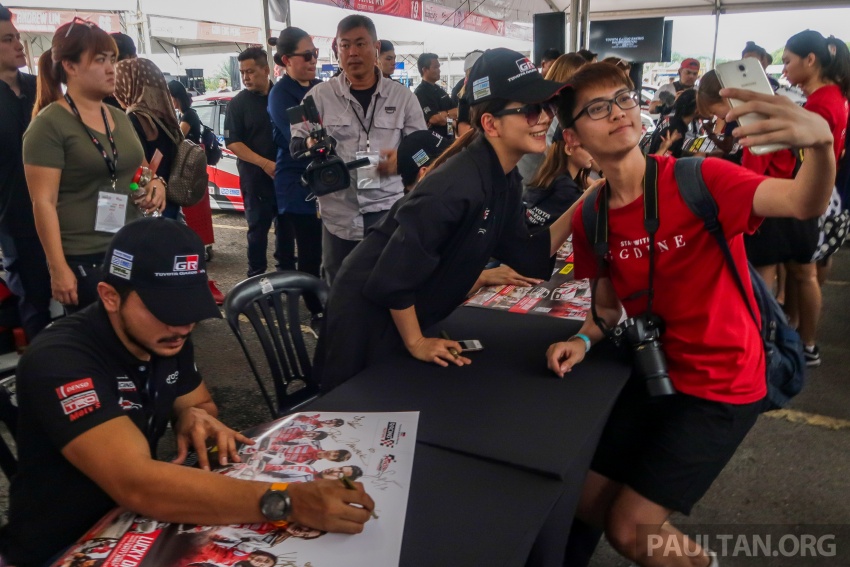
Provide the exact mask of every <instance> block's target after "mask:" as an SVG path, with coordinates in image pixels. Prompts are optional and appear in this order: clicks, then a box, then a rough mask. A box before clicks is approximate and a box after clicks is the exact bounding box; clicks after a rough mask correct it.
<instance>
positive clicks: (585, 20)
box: [579, 0, 590, 49]
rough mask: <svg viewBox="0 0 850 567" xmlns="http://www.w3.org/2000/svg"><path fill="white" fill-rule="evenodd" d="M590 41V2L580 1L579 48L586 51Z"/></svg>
mask: <svg viewBox="0 0 850 567" xmlns="http://www.w3.org/2000/svg"><path fill="white" fill-rule="evenodd" d="M589 39H590V0H581V41H580V42H579V47H581V48H583V49H587V43H588V41H589Z"/></svg>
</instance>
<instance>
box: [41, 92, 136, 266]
mask: <svg viewBox="0 0 850 567" xmlns="http://www.w3.org/2000/svg"><path fill="white" fill-rule="evenodd" d="M107 108H108V109H109V112H111V113H112V119H113V120H114V122H115V129H114V130H113V131H112V137H113V139H114V140H115V147H116V148H117V149H118V167H117V169H116V172H115V175H116V179H117V181H116V183H115V191H114V192H115V193H120V194H122V195H127V215H126V218H125V224H126V223H128V222H130V221H132V220H135V219H137V218H139V217H140V216H142V213H141V211H139V208H138V207H136V206H135V205H134V204H133V200H132V199H131V198H130V183H131V182H132V180H133V175H134V174H135V173H136V170H137V169H138V167H139V166H140V165H141V164H142V161H143V160H144V158H145V155H144V150H143V149H142V144H141V142H139V138H138V137H137V135H136V130H135V129H134V128H133V124H132V123H131V122H130V119H129V118H127V116H126V115H125V114H124V113H123V112H121V110H119V109H117V108H113V107H111V106H107ZM104 129H105V128H104V127H103V126H101V127H100V128H98V129H96V130H92V132H93V133H94V135H95V136H96V137H97V139H98V140H99V141H100V143H101V144H102V145H103V148H104V149H105V150H106V155H108V156H109V157H110V158H111V157H112V148H111V146H110V145H109V137H108V136H107V135H106V134H105V133H104V132H100V131H98V130H104ZM24 163H25V164H26V165H38V166H42V167H50V168H54V169H61V170H62V178H61V179H60V181H59V197H58V200H57V203H56V212H57V214H58V216H59V231H60V233H61V236H62V249H63V251H64V253H65V256H80V255H86V254H105V253H106V250H107V248H108V247H109V242H110V241H111V240H112V236H113V235H112V234H111V233H109V232H99V231H96V230H95V219H96V217H97V200H98V193H99V192H100V191H103V190H109V191H110V192H111V191H112V177H111V175H110V173H109V168H108V167H107V165H106V162H105V161H104V159H103V155H102V154H101V153H100V150H98V149H97V147H96V146H95V145H94V143H93V142H92V140H91V138H90V137H89V135H88V132H86V129H85V127H84V126H83V123H82V122H81V121H80V119H79V118H77V116H76V115H74V114H71V112H69V111H68V110H67V109H65V108H64V107H62V106H61V105H59V104H57V103H55V102H54V103H53V104H51V105H49V106H47V107H46V108H45V109H44V110H42V111H41V112H39V113H38V116H36V117H35V118H34V119H33V121H32V122H31V123H30V126H29V128H27V131H26V132H25V133H24Z"/></svg>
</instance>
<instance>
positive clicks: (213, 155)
mask: <svg viewBox="0 0 850 567" xmlns="http://www.w3.org/2000/svg"><path fill="white" fill-rule="evenodd" d="M201 147H203V148H204V153H205V154H206V156H207V165H216V164H217V163H218V162H219V160H220V159H221V144H219V143H218V136H216V135H215V132H213V130H212V128H210V127H209V126H207V125H206V124H201Z"/></svg>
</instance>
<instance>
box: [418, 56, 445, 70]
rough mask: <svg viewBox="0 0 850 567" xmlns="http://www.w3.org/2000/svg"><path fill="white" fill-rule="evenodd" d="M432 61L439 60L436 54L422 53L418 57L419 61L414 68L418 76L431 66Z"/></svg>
mask: <svg viewBox="0 0 850 567" xmlns="http://www.w3.org/2000/svg"><path fill="white" fill-rule="evenodd" d="M434 59H438V60H439V59H440V57H439V56H438V55H437V54H436V53H423V54H422V55H420V56H419V59H417V60H416V68H417V69H419V74H420V75H421V74H422V69H427V68H428V67H430V66H431V61H433V60H434Z"/></svg>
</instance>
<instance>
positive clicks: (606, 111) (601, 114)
mask: <svg viewBox="0 0 850 567" xmlns="http://www.w3.org/2000/svg"><path fill="white" fill-rule="evenodd" d="M639 100H640V99H639V98H638V94H637V91H623V92H621V93H619V94H618V95H617V96H615V97H614V98H609V99H608V100H595V101H593V102H591V103H590V104H588V105H587V106H585V107H584V108H582V109H581V111H580V112H579V113H578V114H576V115H575V117H573V123H575V122H576V121H577V120H578V119H579V118H581V115H582V114H587V115H588V116H589V117H590V119H591V120H602V119H603V118H608V116H610V115H611V109H613V108H614V105H615V104H616V105H617V106H619V107H620V108H622V109H623V110H631V109H632V108H634V107H636V106H637V105H638V102H639Z"/></svg>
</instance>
